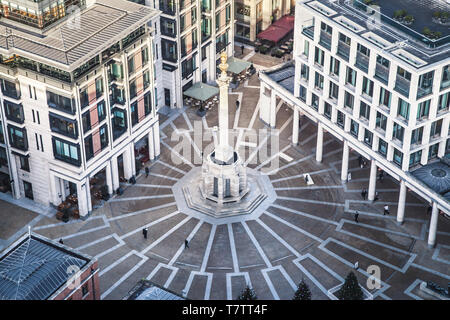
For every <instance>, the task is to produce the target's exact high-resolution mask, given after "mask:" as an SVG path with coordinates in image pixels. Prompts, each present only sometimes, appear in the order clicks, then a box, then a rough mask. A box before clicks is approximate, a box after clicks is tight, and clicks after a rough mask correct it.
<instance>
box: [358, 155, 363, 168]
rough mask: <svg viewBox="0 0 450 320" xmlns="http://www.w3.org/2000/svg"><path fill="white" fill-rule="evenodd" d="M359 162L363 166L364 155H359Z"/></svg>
mask: <svg viewBox="0 0 450 320" xmlns="http://www.w3.org/2000/svg"><path fill="white" fill-rule="evenodd" d="M358 163H359V165H360V167H361V168H362V165H363V157H362V156H361V155H360V156H359V157H358Z"/></svg>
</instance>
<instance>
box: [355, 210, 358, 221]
mask: <svg viewBox="0 0 450 320" xmlns="http://www.w3.org/2000/svg"><path fill="white" fill-rule="evenodd" d="M358 217H359V213H358V211H356V213H355V222H358Z"/></svg>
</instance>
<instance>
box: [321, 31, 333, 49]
mask: <svg viewBox="0 0 450 320" xmlns="http://www.w3.org/2000/svg"><path fill="white" fill-rule="evenodd" d="M319 43H320V44H321V45H323V46H324V47H325V48H327V49H328V50H330V49H331V35H330V34H329V33H327V32H325V31H320V41H319Z"/></svg>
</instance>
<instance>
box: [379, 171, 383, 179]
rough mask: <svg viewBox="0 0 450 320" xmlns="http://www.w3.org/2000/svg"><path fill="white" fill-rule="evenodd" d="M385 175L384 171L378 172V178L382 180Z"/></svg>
mask: <svg viewBox="0 0 450 320" xmlns="http://www.w3.org/2000/svg"><path fill="white" fill-rule="evenodd" d="M383 177H384V172H383V171H380V173H379V174H378V180H380V181H382V180H383Z"/></svg>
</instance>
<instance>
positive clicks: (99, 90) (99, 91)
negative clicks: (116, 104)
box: [95, 77, 103, 99]
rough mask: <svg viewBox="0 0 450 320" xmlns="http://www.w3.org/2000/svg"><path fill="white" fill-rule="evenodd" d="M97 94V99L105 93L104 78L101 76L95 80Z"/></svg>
mask: <svg viewBox="0 0 450 320" xmlns="http://www.w3.org/2000/svg"><path fill="white" fill-rule="evenodd" d="M95 94H96V97H97V99H98V98H99V97H100V96H101V95H102V94H103V79H102V78H101V77H100V78H98V79H96V80H95Z"/></svg>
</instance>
